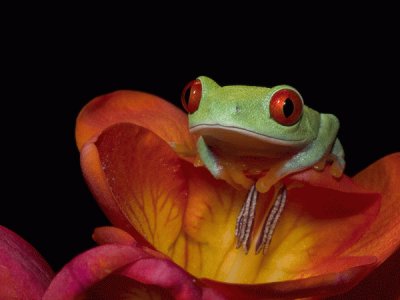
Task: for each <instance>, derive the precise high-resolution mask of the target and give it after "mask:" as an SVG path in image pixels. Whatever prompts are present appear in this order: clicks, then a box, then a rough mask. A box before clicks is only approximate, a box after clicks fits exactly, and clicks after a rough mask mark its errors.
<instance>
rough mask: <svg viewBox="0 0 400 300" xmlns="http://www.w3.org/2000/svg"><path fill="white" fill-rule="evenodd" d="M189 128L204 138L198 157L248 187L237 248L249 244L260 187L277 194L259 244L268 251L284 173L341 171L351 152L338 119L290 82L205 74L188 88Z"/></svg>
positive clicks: (185, 101) (200, 140)
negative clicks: (246, 81)
mask: <svg viewBox="0 0 400 300" xmlns="http://www.w3.org/2000/svg"><path fill="white" fill-rule="evenodd" d="M182 104H183V106H184V108H185V109H186V111H187V112H188V119H189V130H190V132H191V133H193V134H195V135H197V136H199V138H198V140H197V151H198V157H199V161H200V162H201V164H202V165H204V166H205V167H206V168H207V169H208V170H209V171H210V173H211V174H212V175H213V176H214V177H215V178H218V179H222V180H225V181H226V182H227V183H229V184H231V185H232V186H234V187H236V188H237V189H246V190H247V191H248V193H247V197H246V199H245V201H244V205H243V207H242V210H241V211H240V214H239V216H238V218H237V223H236V229H235V235H236V238H237V247H238V248H239V247H241V246H243V247H244V249H245V251H246V253H247V251H248V249H249V247H250V235H251V232H252V230H253V221H254V218H255V210H256V202H257V198H258V194H259V193H266V192H268V191H269V190H270V189H271V188H272V187H274V189H275V196H274V200H273V201H272V204H271V206H270V209H269V212H268V214H267V216H266V218H265V219H264V225H263V228H262V230H261V233H260V234H259V237H258V239H257V243H256V247H255V249H256V253H259V252H260V251H261V250H262V251H263V252H264V253H265V251H266V249H267V248H268V246H269V244H270V242H271V239H272V235H273V231H274V229H275V226H276V225H277V223H278V220H279V217H280V215H281V213H282V211H283V209H284V206H285V202H286V187H285V186H284V185H283V184H282V183H281V179H283V178H284V177H285V176H287V175H289V174H291V173H295V172H299V171H302V170H305V169H308V168H315V169H316V170H322V169H323V168H324V167H325V164H326V162H329V163H332V166H331V174H332V176H335V177H340V176H341V175H342V172H343V169H344V167H345V161H344V151H343V148H342V145H341V143H340V142H339V139H338V138H337V137H336V135H337V132H338V129H339V121H338V119H337V118H336V117H335V116H334V115H331V114H323V113H319V112H317V111H315V110H313V109H311V108H309V107H307V106H305V105H304V103H303V99H302V97H301V95H300V93H299V92H298V91H297V90H296V89H294V88H293V87H291V86H288V85H278V86H275V87H272V88H267V87H257V86H244V85H232V86H220V85H218V84H217V83H216V82H215V81H214V80H212V79H210V78H208V77H205V76H200V77H198V78H197V79H196V80H193V81H191V82H190V83H189V84H188V85H187V86H186V87H185V89H184V90H183V92H182Z"/></svg>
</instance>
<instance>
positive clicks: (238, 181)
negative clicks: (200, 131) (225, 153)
mask: <svg viewBox="0 0 400 300" xmlns="http://www.w3.org/2000/svg"><path fill="white" fill-rule="evenodd" d="M197 151H198V154H199V157H200V160H201V161H202V163H203V164H204V165H205V167H206V168H207V169H208V170H209V171H210V173H211V174H212V175H213V176H214V177H215V178H217V179H222V180H224V181H225V182H227V183H229V184H230V185H231V186H233V187H235V188H236V189H238V190H243V189H246V190H249V189H250V187H251V186H252V185H253V181H252V180H250V179H249V178H247V177H246V176H245V175H244V173H243V171H242V170H241V169H240V168H238V167H237V165H236V164H235V163H230V162H224V161H223V160H221V159H219V158H218V157H217V155H215V154H214V153H213V151H212V150H211V149H210V148H209V147H208V145H207V144H206V142H205V141H204V139H203V137H200V138H199V139H198V141H197Z"/></svg>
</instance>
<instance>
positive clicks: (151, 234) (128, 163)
mask: <svg viewBox="0 0 400 300" xmlns="http://www.w3.org/2000/svg"><path fill="white" fill-rule="evenodd" d="M86 148H89V149H90V152H89V151H87V149H86ZM89 161H91V163H88V162H89ZM180 162H181V160H180V159H179V158H178V156H177V155H176V154H175V152H173V151H172V150H171V148H170V147H169V145H168V144H167V143H165V142H164V141H163V140H162V139H160V138H159V137H158V136H157V135H155V134H154V133H152V132H151V131H149V130H147V129H145V128H143V127H140V126H136V125H133V124H128V123H120V124H116V125H114V126H111V127H109V128H107V129H106V130H104V131H103V133H102V134H101V135H100V136H99V138H98V139H97V141H96V142H95V143H94V144H86V145H85V147H84V149H83V151H82V165H83V170H84V174H85V177H86V179H87V181H88V183H89V186H90V187H91V189H92V191H94V194H95V196H96V198H97V199H98V201H99V202H100V204H101V206H102V208H103V210H104V211H105V213H106V214H107V215H109V216H111V218H110V219H111V221H112V222H113V223H114V224H116V225H117V226H118V225H119V227H121V224H122V225H123V226H122V228H123V229H125V230H126V231H128V232H130V233H132V234H133V235H134V236H135V238H136V239H137V240H138V241H143V237H144V238H145V239H146V240H147V241H148V242H149V243H150V244H152V245H153V246H155V247H156V248H157V249H158V250H160V251H162V252H164V253H167V252H168V250H169V248H170V247H171V244H172V243H174V242H175V240H176V238H177V236H178V234H179V232H180V230H181V226H182V218H183V211H184V209H185V205H186V191H187V187H186V180H185V179H184V175H183V173H182V170H181V167H180ZM88 165H89V166H91V165H95V166H96V167H95V168H92V169H96V170H95V171H93V172H91V169H90V168H88V167H87V166H88ZM88 171H89V172H88ZM121 219H123V220H121ZM127 221H128V222H129V224H132V225H133V227H134V228H135V230H132V228H129V227H128V226H127V225H126V224H125V223H126V222H127ZM137 233H140V235H139V234H137Z"/></svg>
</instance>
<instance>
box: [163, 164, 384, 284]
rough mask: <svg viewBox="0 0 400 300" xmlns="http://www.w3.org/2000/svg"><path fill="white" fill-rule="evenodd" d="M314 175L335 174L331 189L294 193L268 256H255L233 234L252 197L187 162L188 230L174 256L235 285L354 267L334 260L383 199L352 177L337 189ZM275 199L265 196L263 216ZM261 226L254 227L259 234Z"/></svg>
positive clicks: (193, 269) (199, 272) (204, 273)
mask: <svg viewBox="0 0 400 300" xmlns="http://www.w3.org/2000/svg"><path fill="white" fill-rule="evenodd" d="M313 172H314V173H316V174H318V175H319V176H329V179H324V180H325V181H326V182H327V183H329V184H325V185H320V184H319V185H318V186H313V185H310V184H308V183H307V182H305V181H304V180H303V181H302V182H300V183H301V184H303V187H302V188H295V189H291V190H289V191H288V196H287V199H288V201H287V205H286V208H285V211H284V212H283V214H282V216H281V219H280V221H279V224H278V227H277V229H276V231H275V233H274V237H273V240H272V243H271V245H270V248H269V249H268V252H267V253H266V254H265V255H256V254H255V253H254V243H253V245H252V247H251V248H250V251H249V253H248V254H245V253H244V251H243V250H242V249H236V248H235V237H234V234H233V232H234V228H235V222H236V217H237V215H238V213H239V210H240V207H241V205H242V203H243V201H244V198H245V196H246V193H245V192H240V191H236V190H234V189H233V188H231V187H230V186H229V185H227V184H225V183H224V182H222V181H216V180H215V179H213V178H212V177H211V176H210V175H209V174H208V172H207V171H205V170H204V169H202V168H197V169H196V168H194V167H192V166H190V165H189V164H185V174H186V178H187V179H188V182H189V197H188V204H187V209H186V211H185V219H184V232H183V233H182V234H180V235H179V237H178V240H177V242H176V243H175V244H174V251H172V252H170V255H171V257H172V258H173V260H174V261H175V262H177V263H178V264H179V265H181V266H182V267H183V268H185V269H186V270H188V271H189V272H191V273H192V274H194V275H196V276H197V277H205V278H212V279H214V280H220V281H225V282H231V283H265V282H272V281H284V280H292V279H300V278H306V277H311V276H317V275H322V274H324V273H327V272H342V271H344V270H345V269H347V268H350V267H351V265H340V264H338V263H336V267H337V268H336V269H335V268H333V266H335V263H332V259H333V261H336V258H337V257H338V256H339V255H341V254H342V253H343V251H344V250H346V249H347V248H348V247H350V246H351V245H352V244H353V243H355V242H356V241H357V240H358V239H359V238H360V237H361V236H362V234H363V233H364V232H365V231H366V230H367V228H368V226H369V225H370V224H371V222H372V221H373V220H374V219H375V218H376V215H377V213H378V210H379V195H378V194H376V193H368V192H366V191H365V190H364V189H362V188H357V186H355V185H354V184H353V183H352V182H351V180H350V179H348V178H346V177H344V183H343V186H342V184H341V185H340V188H339V189H338V188H337V186H336V183H335V181H336V180H334V179H331V177H332V176H331V175H330V173H329V172H326V173H319V172H317V171H313ZM324 180H323V181H324ZM330 180H332V182H330ZM299 181H300V180H297V183H299ZM317 183H319V182H318V181H317ZM271 195H272V193H269V194H264V195H261V196H260V198H259V203H260V206H259V207H258V209H259V210H263V209H265V206H266V203H268V201H270V199H269V197H270V196H271ZM263 206H264V207H263ZM260 226H261V222H259V221H258V222H256V224H255V229H256V230H257V228H259V227H260ZM321 241H324V242H323V243H321Z"/></svg>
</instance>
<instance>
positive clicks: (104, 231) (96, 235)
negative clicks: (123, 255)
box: [92, 226, 136, 245]
mask: <svg viewBox="0 0 400 300" xmlns="http://www.w3.org/2000/svg"><path fill="white" fill-rule="evenodd" d="M92 238H93V240H95V242H96V243H97V244H99V245H104V244H120V245H134V244H135V242H136V241H135V239H134V238H133V237H132V236H131V235H130V234H129V233H127V232H126V231H124V230H122V229H119V228H117V227H113V226H103V227H97V228H96V229H95V230H94V232H93V235H92Z"/></svg>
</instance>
